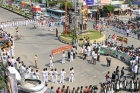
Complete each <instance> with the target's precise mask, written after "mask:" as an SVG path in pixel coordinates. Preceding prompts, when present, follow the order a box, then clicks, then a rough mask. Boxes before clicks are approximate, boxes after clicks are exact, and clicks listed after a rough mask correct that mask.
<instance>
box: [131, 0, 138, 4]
mask: <svg viewBox="0 0 140 93" xmlns="http://www.w3.org/2000/svg"><path fill="white" fill-rule="evenodd" d="M132 4H140V0H132Z"/></svg>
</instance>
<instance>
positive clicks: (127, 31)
mask: <svg viewBox="0 0 140 93" xmlns="http://www.w3.org/2000/svg"><path fill="white" fill-rule="evenodd" d="M129 32H130V31H129V29H126V34H127V37H128V35H129Z"/></svg>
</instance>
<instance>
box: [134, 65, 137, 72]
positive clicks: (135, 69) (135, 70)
mask: <svg viewBox="0 0 140 93" xmlns="http://www.w3.org/2000/svg"><path fill="white" fill-rule="evenodd" d="M137 71H138V66H137V65H135V67H134V72H135V73H137Z"/></svg>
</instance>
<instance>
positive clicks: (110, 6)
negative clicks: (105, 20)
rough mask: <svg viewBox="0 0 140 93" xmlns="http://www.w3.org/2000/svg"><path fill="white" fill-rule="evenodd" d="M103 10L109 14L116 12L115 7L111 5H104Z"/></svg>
mask: <svg viewBox="0 0 140 93" xmlns="http://www.w3.org/2000/svg"><path fill="white" fill-rule="evenodd" d="M103 10H104V11H105V12H108V13H110V12H113V11H114V6H113V5H111V4H109V5H104V6H103Z"/></svg>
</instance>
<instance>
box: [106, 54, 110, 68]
mask: <svg viewBox="0 0 140 93" xmlns="http://www.w3.org/2000/svg"><path fill="white" fill-rule="evenodd" d="M106 61H107V67H110V65H111V56H110V55H109V54H107V56H106Z"/></svg>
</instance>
